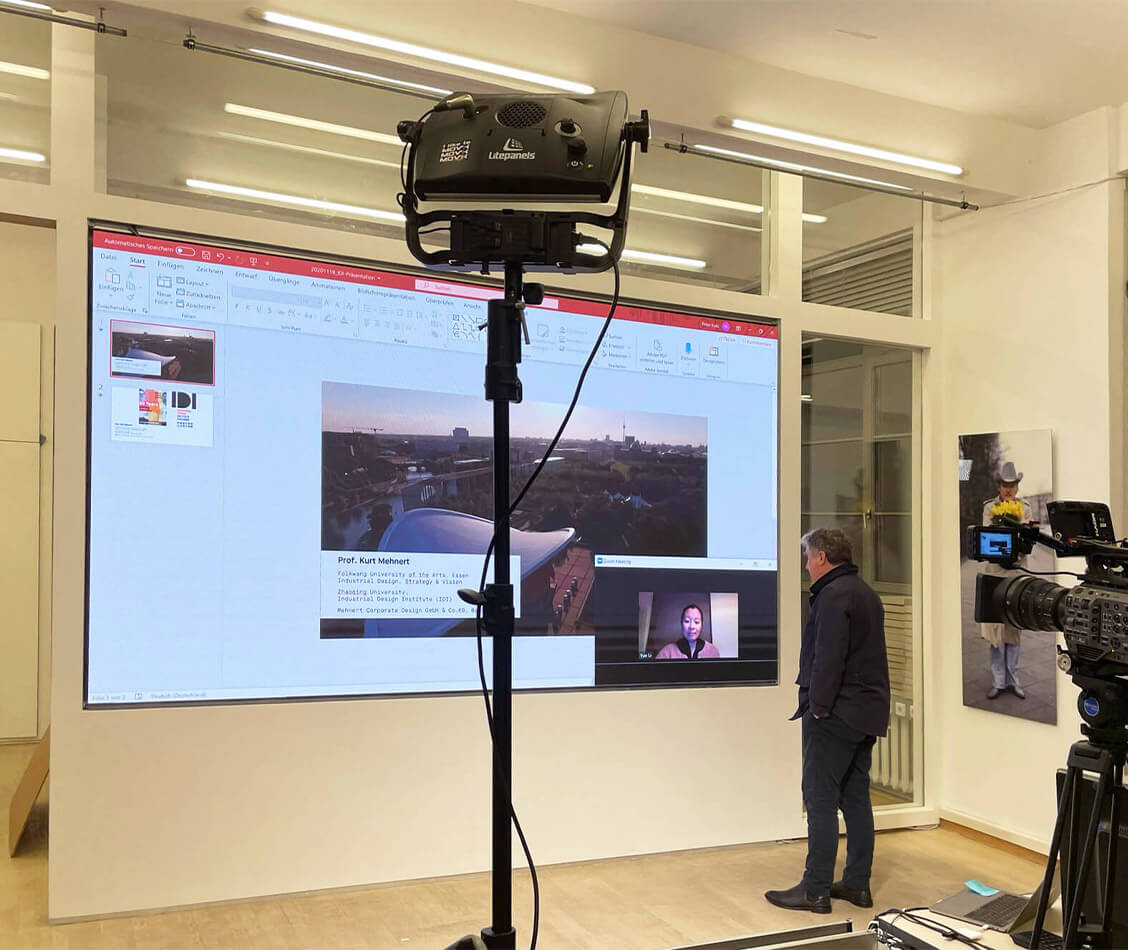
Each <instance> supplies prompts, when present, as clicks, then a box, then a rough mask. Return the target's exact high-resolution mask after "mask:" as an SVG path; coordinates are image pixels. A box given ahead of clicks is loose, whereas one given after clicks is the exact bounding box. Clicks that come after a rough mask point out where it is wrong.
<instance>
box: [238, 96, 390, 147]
mask: <svg viewBox="0 0 1128 950" xmlns="http://www.w3.org/2000/svg"><path fill="white" fill-rule="evenodd" d="M223 111H224V112H228V113H230V114H231V115H242V116H246V117H247V118H249V119H263V120H265V121H266V122H278V123H280V124H281V125H295V126H298V127H299V128H303V129H313V130H314V131H315V132H329V133H331V134H332V135H347V136H349V138H354V139H367V140H368V141H369V142H382V143H384V144H385V145H396V146H401V147H402V146H403V142H401V141H400V140H399V138H398V137H397V136H395V135H389V134H388V133H386V132H373V131H372V130H371V129H358V128H355V127H354V126H351V125H337V124H335V123H333V122H322V121H321V120H320V119H307V118H306V117H305V116H300V115H290V114H288V113H286V112H270V111H268V110H266V109H255V108H252V107H251V106H242V105H239V104H238V103H237V102H225V103H224V104H223Z"/></svg>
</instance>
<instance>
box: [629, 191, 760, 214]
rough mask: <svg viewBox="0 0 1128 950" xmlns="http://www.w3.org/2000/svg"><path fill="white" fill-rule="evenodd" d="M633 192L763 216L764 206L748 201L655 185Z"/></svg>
mask: <svg viewBox="0 0 1128 950" xmlns="http://www.w3.org/2000/svg"><path fill="white" fill-rule="evenodd" d="M631 191H633V192H635V193H636V194H640V195H652V196H653V197H655V198H672V199H673V200H674V201H688V202H690V203H691V204H697V205H708V206H709V207H710V208H728V209H729V210H730V211H746V212H748V213H749V214H762V213H763V211H764V206H763V205H754V204H749V203H748V202H746V201H730V200H729V199H728V198H715V197H713V196H712V195H697V194H694V193H693V192H690V191H673V190H672V189H670V188H655V187H654V186H653V185H631Z"/></svg>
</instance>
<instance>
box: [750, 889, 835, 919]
mask: <svg viewBox="0 0 1128 950" xmlns="http://www.w3.org/2000/svg"><path fill="white" fill-rule="evenodd" d="M764 897H765V898H767V901H768V903H769V904H775V905H776V907H786V908H787V909H788V910H809V911H810V912H811V913H812V914H829V913H830V897H828V896H827V895H826V894H824V895H823V896H822V897H812V896H811V895H810V894H808V893H807V888H806V887H804V886H803V882H802V881H800V882H799V883H798V884H796V885H795V886H794V887H792V888H790V889H789V890H786V891H767V892H766V893H765V894H764Z"/></svg>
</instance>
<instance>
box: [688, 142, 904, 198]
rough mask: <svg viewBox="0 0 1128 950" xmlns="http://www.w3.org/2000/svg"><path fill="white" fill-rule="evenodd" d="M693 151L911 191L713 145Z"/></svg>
mask: <svg viewBox="0 0 1128 950" xmlns="http://www.w3.org/2000/svg"><path fill="white" fill-rule="evenodd" d="M689 148H692V149H694V150H695V151H700V152H708V153H709V154H710V155H726V156H728V157H729V158H742V159H745V160H747V161H750V162H756V163H757V164H758V165H771V166H772V167H774V168H783V169H786V170H787V171H790V172H799V173H800V174H802V173H803V172H813V173H814V174H816V175H826V176H827V177H828V178H841V179H842V180H843V181H853V182H857V183H858V184H860V185H880V186H881V187H882V188H896V189H897V190H898V191H912V190H913V189H912V188H910V187H909V186H908V185H897V184H894V183H893V182H891V181H879V180H878V179H876V178H863V177H862V176H861V175H847V174H846V173H845V172H836V171H831V170H830V169H829V168H816V167H815V166H814V165H800V164H799V163H797V162H785V161H781V160H780V159H778V158H768V157H767V156H765V155H752V154H750V153H749V152H736V151H733V150H732V149H730V148H717V147H716V146H715V145H690V146H689Z"/></svg>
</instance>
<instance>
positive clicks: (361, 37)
mask: <svg viewBox="0 0 1128 950" xmlns="http://www.w3.org/2000/svg"><path fill="white" fill-rule="evenodd" d="M256 15H257V16H259V17H260V18H261V19H263V20H265V21H266V22H267V23H273V24H275V25H276V26H286V27H289V28H290V29H294V30H303V31H305V32H307V33H316V34H318V35H319V36H328V37H331V38H333V39H337V40H345V41H346V42H349V43H360V44H362V45H364V46H373V47H375V48H376V49H383V50H388V51H389V52H392V53H402V54H403V55H405V56H414V57H417V58H419V59H426V60H429V61H431V62H436V63H443V64H444V65H447V66H457V67H460V68H462V69H470V70H473V71H475V72H479V73H490V74H492V75H495V76H504V77H506V78H507V79H516V80H518V81H520V82H527V83H532V84H533V85H536V86H546V87H548V88H549V89H563V90H564V91H565V92H575V93H579V94H580V95H585V96H587V95H591V94H592V93H593V92H595V87H594V86H588V85H586V84H584V83H579V82H572V81H571V80H569V79H560V78H558V77H556V76H546V75H544V74H543V73H534V72H530V71H529V70H527V69H516V68H515V67H513V66H503V65H501V64H499V63H491V62H488V61H487V60H484V59H474V58H473V57H470V56H462V55H460V54H458V53H447V52H444V51H443V50H437V49H432V48H430V47H428V46H417V45H416V44H415V43H404V42H402V41H400V40H393V39H389V38H388V37H386V36H375V35H374V34H372V33H362V32H360V31H359V30H350V29H346V28H344V27H340V26H332V25H330V24H328V23H321V22H319V21H317V20H307V19H305V18H303V17H296V16H290V15H289V14H287V13H277V12H275V11H273V10H266V11H263V12H256Z"/></svg>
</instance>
